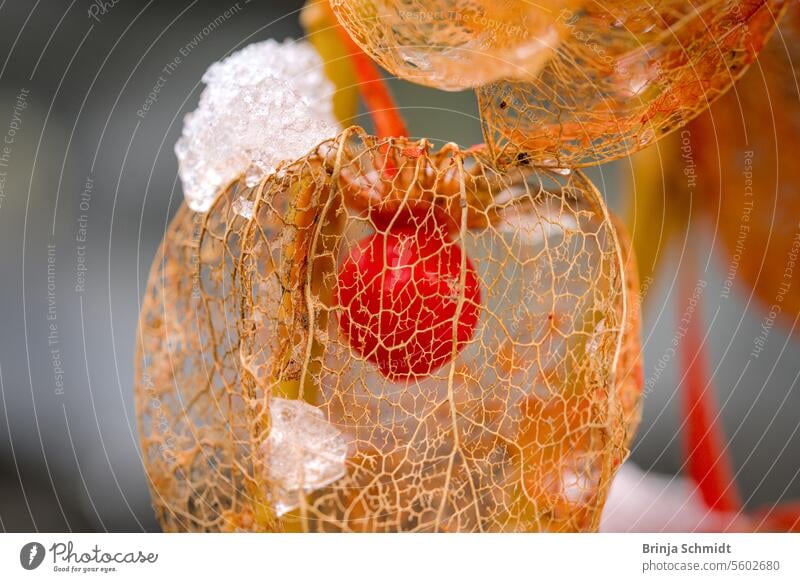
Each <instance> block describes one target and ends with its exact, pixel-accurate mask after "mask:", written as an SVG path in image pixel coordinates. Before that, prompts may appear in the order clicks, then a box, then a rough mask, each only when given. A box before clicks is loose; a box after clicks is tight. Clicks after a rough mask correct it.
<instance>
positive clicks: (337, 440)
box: [261, 397, 347, 516]
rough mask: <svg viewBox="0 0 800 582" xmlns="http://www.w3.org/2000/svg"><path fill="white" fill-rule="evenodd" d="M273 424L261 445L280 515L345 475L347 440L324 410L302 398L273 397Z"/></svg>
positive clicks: (271, 411) (274, 503) (271, 409)
mask: <svg viewBox="0 0 800 582" xmlns="http://www.w3.org/2000/svg"><path fill="white" fill-rule="evenodd" d="M269 406H270V418H271V420H272V427H271V429H270V433H269V437H267V440H266V441H265V442H264V443H263V444H262V445H261V454H262V455H263V459H264V465H265V467H266V471H267V477H268V479H269V481H270V482H271V484H272V485H273V491H272V504H273V506H274V507H275V513H276V514H277V515H278V516H281V515H283V514H284V513H286V512H287V511H291V510H292V509H295V508H296V507H298V506H299V505H300V498H301V496H302V495H304V494H305V493H310V492H311V491H314V490H316V489H320V488H321V487H325V486H326V485H329V484H330V483H333V482H334V481H337V480H339V479H341V478H342V477H344V475H345V472H346V469H345V459H346V457H347V441H346V440H345V437H344V435H343V434H342V433H341V431H339V430H338V429H337V428H336V427H335V426H333V425H332V424H331V423H329V422H328V421H327V420H325V417H324V416H323V414H322V411H321V410H319V409H318V408H316V407H314V406H311V405H310V404H306V403H305V402H302V401H300V400H286V399H284V398H275V397H273V398H272V399H271V400H270V404H269Z"/></svg>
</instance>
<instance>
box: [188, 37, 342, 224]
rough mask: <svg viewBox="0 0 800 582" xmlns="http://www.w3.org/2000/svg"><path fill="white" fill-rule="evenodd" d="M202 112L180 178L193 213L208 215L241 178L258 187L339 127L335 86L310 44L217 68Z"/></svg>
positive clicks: (256, 50) (269, 43)
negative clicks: (221, 194) (222, 191)
mask: <svg viewBox="0 0 800 582" xmlns="http://www.w3.org/2000/svg"><path fill="white" fill-rule="evenodd" d="M203 83H205V85H206V87H205V89H204V90H203V92H202V93H201V95H200V102H199V104H198V106H197V109H196V110H195V111H192V112H191V113H189V114H187V115H186V118H185V119H184V123H183V131H182V134H181V138H180V139H179V140H178V142H177V143H176V144H175V153H176V155H177V156H178V162H179V174H180V177H181V181H182V183H183V191H184V195H185V197H186V201H187V203H188V205H189V207H190V208H191V209H192V210H196V211H198V212H205V211H206V210H208V208H209V207H210V206H211V204H212V203H213V202H214V199H215V198H216V195H217V193H218V192H219V190H220V189H222V188H223V187H224V186H226V185H227V184H228V183H229V182H231V181H233V180H235V179H236V178H237V177H238V176H239V175H242V174H243V175H245V177H246V179H247V182H248V183H249V184H251V185H252V184H255V183H257V182H258V181H259V180H261V179H262V178H263V177H264V176H266V175H267V174H269V173H270V172H272V171H273V170H274V168H275V166H277V165H278V164H279V163H280V162H283V161H285V160H293V159H295V158H297V157H299V156H301V155H303V154H304V153H305V152H307V151H308V150H309V149H310V148H312V147H313V146H314V145H315V144H317V143H319V142H320V141H322V140H323V139H328V138H330V137H332V136H334V135H335V134H336V133H338V131H339V126H338V123H337V121H336V119H335V118H334V116H333V106H332V102H331V96H332V95H333V93H334V87H333V85H332V84H331V82H330V81H329V80H328V79H327V77H325V73H324V71H323V64H322V61H321V60H320V58H319V56H318V55H317V53H316V52H315V51H314V49H313V47H312V46H311V45H310V44H309V43H307V42H304V41H289V40H287V41H285V42H283V43H278V42H276V41H274V40H266V41H264V42H259V43H255V44H251V45H248V46H246V47H245V48H243V49H241V50H239V51H237V52H235V53H233V54H232V55H230V56H229V57H227V58H226V59H224V60H222V61H220V62H218V63H214V64H213V65H211V66H210V67H209V68H208V70H207V71H206V73H205V74H204V75H203Z"/></svg>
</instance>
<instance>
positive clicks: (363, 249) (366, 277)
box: [338, 222, 481, 380]
mask: <svg viewBox="0 0 800 582" xmlns="http://www.w3.org/2000/svg"><path fill="white" fill-rule="evenodd" d="M338 303H339V307H340V309H341V310H340V313H339V326H340V327H341V329H342V332H343V333H344V334H345V335H346V336H347V338H348V340H349V343H350V345H351V346H352V348H353V349H354V350H356V351H357V352H358V353H359V354H360V355H361V356H362V357H363V358H365V359H367V360H368V361H370V362H372V363H374V364H375V365H376V366H377V367H378V369H379V370H380V371H381V373H383V375H384V376H386V377H387V378H389V379H390V380H406V379H410V378H415V377H416V378H420V377H424V376H427V375H429V374H431V373H432V372H433V371H435V370H436V369H438V368H440V367H442V366H443V365H444V364H446V363H448V362H449V361H451V360H452V358H453V356H454V355H455V354H456V353H458V352H459V351H461V350H462V349H463V348H464V346H465V345H466V344H467V342H469V340H470V339H471V338H472V335H473V333H474V332H475V327H476V326H477V324H478V318H479V315H480V303H481V292H480V286H479V284H478V276H477V274H476V272H475V267H474V266H473V265H472V262H471V261H470V260H469V258H468V257H466V256H465V255H464V253H463V251H462V250H461V248H460V247H459V246H458V244H457V243H456V242H454V241H452V240H449V238H448V236H447V234H446V230H445V229H444V228H441V227H439V226H437V225H434V224H433V223H432V222H424V223H422V224H419V223H417V224H409V223H407V222H404V223H403V224H402V225H401V226H392V227H391V228H390V229H389V230H386V231H383V232H376V233H375V234H372V235H370V236H368V237H367V238H365V239H363V240H362V241H360V242H359V244H358V245H357V246H356V247H354V248H353V250H352V251H351V252H350V254H349V256H348V257H347V259H346V260H345V261H344V263H343V264H342V267H341V269H340V270H339V278H338ZM454 348H455V349H454Z"/></svg>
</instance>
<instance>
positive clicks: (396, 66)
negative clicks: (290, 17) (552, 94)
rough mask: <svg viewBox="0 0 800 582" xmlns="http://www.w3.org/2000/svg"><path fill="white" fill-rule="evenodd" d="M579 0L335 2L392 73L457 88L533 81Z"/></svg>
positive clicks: (356, 36) (341, 17)
mask: <svg viewBox="0 0 800 582" xmlns="http://www.w3.org/2000/svg"><path fill="white" fill-rule="evenodd" d="M579 3H580V2H579V0H541V1H539V2H525V1H512V2H497V0H458V1H455V0H331V6H332V8H333V10H334V12H335V13H336V16H337V18H338V19H339V21H340V22H341V23H342V25H343V26H344V27H345V28H346V29H347V31H348V32H349V33H350V35H351V36H352V37H353V39H354V40H355V41H356V42H357V43H358V44H359V45H360V46H361V47H362V48H363V49H364V50H365V51H366V52H367V53H368V54H369V55H371V56H372V58H374V59H375V60H376V61H378V63H380V64H381V65H382V66H383V67H384V68H386V69H387V70H388V71H391V72H392V73H393V74H395V75H397V76H398V77H401V78H403V79H407V80H409V81H414V82H416V83H420V84H422V85H430V86H432V87H436V88H438V89H445V90H449V91H457V90H460V89H469V88H473V87H477V86H479V85H483V84H485V83H490V82H492V81H496V80H499V79H502V78H511V79H530V78H532V77H533V76H535V75H536V74H537V73H538V72H539V71H540V70H541V68H542V66H543V65H544V64H545V63H546V62H547V60H548V59H549V58H550V57H551V56H552V54H553V50H554V49H555V48H556V46H557V45H558V43H559V42H560V37H561V35H562V33H563V27H561V26H559V22H558V19H557V16H558V14H559V13H560V12H561V11H562V10H564V9H566V8H569V7H571V6H576V5H578V4H579Z"/></svg>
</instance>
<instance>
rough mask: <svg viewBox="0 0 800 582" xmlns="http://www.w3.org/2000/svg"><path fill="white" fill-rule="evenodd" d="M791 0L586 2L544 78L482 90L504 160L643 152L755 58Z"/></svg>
mask: <svg viewBox="0 0 800 582" xmlns="http://www.w3.org/2000/svg"><path fill="white" fill-rule="evenodd" d="M787 5H788V3H787V2H785V0H708V1H707V2H701V3H692V2H686V1H684V0H667V1H662V2H641V1H640V0H610V1H609V0H604V1H602V2H601V1H585V2H582V6H580V7H579V8H576V9H570V8H564V9H563V10H562V11H561V12H560V13H559V14H558V15H557V16H556V20H557V21H558V22H559V26H560V29H562V30H565V32H563V33H562V41H561V42H560V44H559V45H558V48H557V50H556V51H555V53H554V56H553V57H552V58H551V59H550V60H549V61H548V62H547V64H546V65H545V66H544V67H543V68H542V70H541V72H540V73H539V75H538V76H536V78H534V79H530V80H523V81H520V80H514V79H511V80H501V81H498V82H494V83H489V84H486V85H485V86H483V87H480V88H479V89H478V100H479V103H480V110H481V118H482V122H483V127H484V136H485V139H486V143H487V144H489V146H490V148H491V150H492V152H493V156H494V158H495V160H496V163H497V164H499V165H504V164H508V163H513V162H514V161H515V160H516V159H519V158H520V157H521V156H524V157H525V158H526V159H529V160H530V161H531V162H533V163H537V164H541V165H552V166H557V167H575V166H582V165H595V164H599V163H602V162H605V161H609V160H613V159H616V158H619V157H622V156H625V155H628V154H630V153H632V152H635V151H637V150H639V149H641V148H643V147H645V146H647V145H650V144H651V143H653V142H655V141H657V140H658V139H659V138H661V137H662V136H664V135H666V134H668V133H669V132H671V131H673V130H674V129H677V128H679V127H681V126H683V125H684V124H685V123H686V122H687V121H689V120H690V119H692V118H693V117H695V116H696V115H697V114H699V113H700V112H702V111H704V110H705V109H707V108H708V106H709V105H710V104H711V103H712V102H713V101H714V100H715V99H716V98H717V97H719V96H720V95H722V94H723V93H724V92H725V91H727V90H728V89H729V88H730V87H731V85H732V84H733V83H734V82H735V81H736V79H738V78H739V77H740V76H741V75H742V73H744V71H745V70H746V69H747V67H748V66H749V65H750V64H751V63H752V62H753V61H754V60H755V58H756V56H757V55H758V52H759V51H760V50H761V48H762V47H763V46H764V43H765V42H766V41H767V39H768V38H769V35H770V33H771V32H772V31H773V29H774V27H775V23H776V22H777V19H778V18H779V17H780V15H781V14H782V12H783V10H784V9H785V8H786V6H787Z"/></svg>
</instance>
